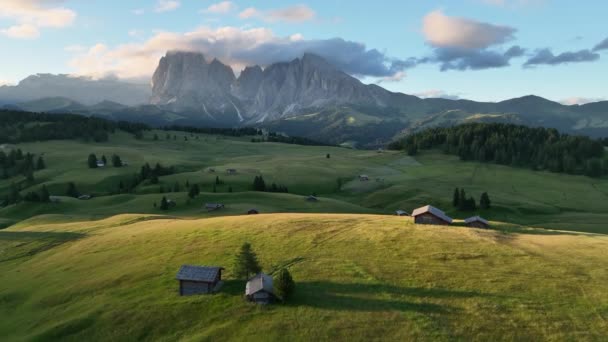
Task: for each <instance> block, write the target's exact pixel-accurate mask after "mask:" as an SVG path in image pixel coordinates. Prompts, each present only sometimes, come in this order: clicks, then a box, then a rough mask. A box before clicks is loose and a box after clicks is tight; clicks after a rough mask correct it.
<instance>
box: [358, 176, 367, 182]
mask: <svg viewBox="0 0 608 342" xmlns="http://www.w3.org/2000/svg"><path fill="white" fill-rule="evenodd" d="M359 180H360V181H361V182H367V181H368V180H369V176H368V175H359Z"/></svg>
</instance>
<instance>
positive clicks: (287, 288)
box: [274, 268, 296, 302]
mask: <svg viewBox="0 0 608 342" xmlns="http://www.w3.org/2000/svg"><path fill="white" fill-rule="evenodd" d="M295 287H296V283H295V282H294V281H293V278H292V277H291V274H290V273H289V271H288V270H287V269H286V268H282V269H281V270H280V271H279V273H278V274H277V275H276V277H275V278H274V289H275V293H276V295H277V296H278V297H279V298H281V300H282V301H283V302H286V301H287V300H288V299H289V297H291V296H292V295H293V292H294V290H295Z"/></svg>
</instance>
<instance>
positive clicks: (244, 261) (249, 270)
mask: <svg viewBox="0 0 608 342" xmlns="http://www.w3.org/2000/svg"><path fill="white" fill-rule="evenodd" d="M260 271H262V268H261V267H260V265H259V263H258V258H257V256H256V254H255V252H254V251H253V250H252V248H251V244H249V243H248V242H245V243H244V244H243V245H242V246H241V249H240V250H239V252H238V254H237V255H236V257H235V260H234V275H235V276H236V277H237V278H239V279H248V278H249V277H250V276H251V275H254V274H256V273H259V272H260Z"/></svg>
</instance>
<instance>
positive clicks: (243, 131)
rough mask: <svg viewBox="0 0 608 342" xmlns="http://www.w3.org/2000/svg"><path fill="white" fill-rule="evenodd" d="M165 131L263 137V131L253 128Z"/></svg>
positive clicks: (170, 128) (194, 128)
mask: <svg viewBox="0 0 608 342" xmlns="http://www.w3.org/2000/svg"><path fill="white" fill-rule="evenodd" d="M162 129H163V130H165V131H180V132H188V133H198V134H216V135H226V136H230V137H243V136H250V135H262V134H263V133H262V131H261V130H259V129H257V128H253V127H241V128H216V127H192V126H177V125H173V126H165V127H163V128H162Z"/></svg>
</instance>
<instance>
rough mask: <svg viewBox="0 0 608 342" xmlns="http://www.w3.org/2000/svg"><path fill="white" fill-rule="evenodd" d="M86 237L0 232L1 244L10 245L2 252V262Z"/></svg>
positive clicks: (63, 234) (50, 233) (59, 233)
mask: <svg viewBox="0 0 608 342" xmlns="http://www.w3.org/2000/svg"><path fill="white" fill-rule="evenodd" d="M85 236H86V234H81V233H71V232H28V231H19V232H14V231H0V244H3V243H7V244H8V246H7V247H5V248H3V249H2V250H1V251H0V262H4V261H10V260H15V259H20V258H24V257H30V256H34V255H36V254H38V253H41V252H44V251H47V250H49V249H51V248H54V247H57V246H60V245H62V244H64V243H66V242H69V241H74V240H78V239H81V238H83V237H85Z"/></svg>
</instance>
